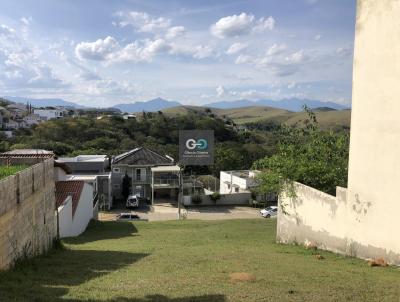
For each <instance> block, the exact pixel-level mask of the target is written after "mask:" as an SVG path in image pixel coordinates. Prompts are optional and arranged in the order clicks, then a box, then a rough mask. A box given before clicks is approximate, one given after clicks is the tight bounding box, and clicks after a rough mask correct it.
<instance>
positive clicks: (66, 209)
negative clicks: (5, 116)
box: [58, 196, 72, 238]
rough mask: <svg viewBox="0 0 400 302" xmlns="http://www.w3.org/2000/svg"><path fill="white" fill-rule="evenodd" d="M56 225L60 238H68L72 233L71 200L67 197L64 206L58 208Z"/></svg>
mask: <svg viewBox="0 0 400 302" xmlns="http://www.w3.org/2000/svg"><path fill="white" fill-rule="evenodd" d="M58 225H59V232H60V238H65V237H70V236H72V235H71V232H72V198H71V196H68V197H67V199H66V200H65V202H64V204H62V205H61V206H59V207H58Z"/></svg>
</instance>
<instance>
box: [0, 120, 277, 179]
mask: <svg viewBox="0 0 400 302" xmlns="http://www.w3.org/2000/svg"><path fill="white" fill-rule="evenodd" d="M190 129H199V130H201V129H204V130H206V129H207V130H208V129H212V130H214V132H215V141H216V147H215V165H214V166H212V167H188V170H189V171H190V170H193V172H197V173H202V174H207V173H214V174H215V175H218V174H219V171H220V170H231V169H248V168H249V167H250V166H251V165H252V163H253V162H254V161H255V160H257V159H260V158H263V157H264V156H265V155H267V154H272V152H271V150H272V148H273V146H271V145H269V143H270V141H269V140H267V139H266V138H265V137H264V136H262V135H259V134H255V133H252V132H240V131H237V130H235V128H234V127H233V126H232V124H231V123H230V122H229V121H225V120H223V119H220V118H218V117H215V116H214V115H213V114H211V113H207V112H205V113H203V114H198V113H189V114H188V115H182V116H176V117H169V116H166V115H165V114H163V113H162V112H158V113H145V112H144V113H143V115H141V116H140V117H138V119H129V120H124V119H123V118H122V117H120V116H109V117H106V116H104V117H103V118H101V119H96V118H94V117H78V118H64V119H59V120H50V121H48V122H44V123H41V124H39V125H37V126H36V127H33V128H32V129H27V130H22V129H21V130H18V131H16V135H15V137H14V138H13V139H8V140H6V139H4V140H2V143H1V144H0V148H1V149H2V150H1V151H5V150H7V149H17V148H19V149H21V148H40V149H47V150H53V151H54V152H55V153H56V154H57V155H59V156H65V155H68V156H75V155H79V154H108V155H117V154H121V153H123V152H126V151H128V150H131V149H133V148H136V147H138V146H146V147H149V148H151V149H153V150H156V151H158V152H160V153H163V154H168V155H171V156H172V157H174V158H175V159H178V142H179V130H190Z"/></svg>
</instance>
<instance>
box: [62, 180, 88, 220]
mask: <svg viewBox="0 0 400 302" xmlns="http://www.w3.org/2000/svg"><path fill="white" fill-rule="evenodd" d="M84 185H85V182H84V181H82V180H68V181H57V182H56V203H57V207H59V206H61V205H62V204H63V202H64V201H65V199H66V198H67V197H68V196H70V195H71V196H72V216H74V215H75V211H76V208H77V207H78V203H79V199H80V198H81V194H82V190H83V186H84Z"/></svg>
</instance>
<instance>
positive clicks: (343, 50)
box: [336, 47, 352, 57]
mask: <svg viewBox="0 0 400 302" xmlns="http://www.w3.org/2000/svg"><path fill="white" fill-rule="evenodd" d="M336 54H337V55H338V56H340V57H348V56H350V55H351V54H352V49H350V48H349V47H339V48H337V49H336Z"/></svg>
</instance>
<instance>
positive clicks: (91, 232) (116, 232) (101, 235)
mask: <svg viewBox="0 0 400 302" xmlns="http://www.w3.org/2000/svg"><path fill="white" fill-rule="evenodd" d="M137 232H138V230H137V228H136V227H135V226H134V225H133V224H132V223H131V222H123V221H97V220H92V221H91V222H90V223H89V226H88V227H87V229H86V231H85V232H84V233H83V234H82V235H80V236H78V237H71V238H64V239H63V240H62V241H63V242H65V243H67V244H82V243H87V242H92V241H98V240H107V239H120V238H124V237H129V236H134V234H136V233H137Z"/></svg>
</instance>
